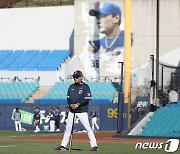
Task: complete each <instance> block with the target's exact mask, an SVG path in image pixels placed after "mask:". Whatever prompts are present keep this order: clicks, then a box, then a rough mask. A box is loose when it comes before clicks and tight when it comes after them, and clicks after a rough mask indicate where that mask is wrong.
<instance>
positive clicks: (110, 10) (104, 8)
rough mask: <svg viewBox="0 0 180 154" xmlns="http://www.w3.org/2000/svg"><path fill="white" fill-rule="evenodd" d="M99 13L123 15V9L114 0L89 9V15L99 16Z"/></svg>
mask: <svg viewBox="0 0 180 154" xmlns="http://www.w3.org/2000/svg"><path fill="white" fill-rule="evenodd" d="M99 14H102V15H109V14H119V15H121V9H120V7H119V6H118V5H117V4H114V3H112V2H104V3H102V5H98V6H97V5H96V6H95V9H91V10H90V11H89V15H91V16H97V15H99Z"/></svg>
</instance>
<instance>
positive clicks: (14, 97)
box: [0, 82, 39, 103]
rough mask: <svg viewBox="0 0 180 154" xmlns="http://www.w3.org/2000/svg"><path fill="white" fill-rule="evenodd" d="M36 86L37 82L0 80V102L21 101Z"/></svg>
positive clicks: (24, 99)
mask: <svg viewBox="0 0 180 154" xmlns="http://www.w3.org/2000/svg"><path fill="white" fill-rule="evenodd" d="M38 87H39V83H38V82H0V103H8V102H9V103H19V102H21V103H23V102H25V101H26V100H27V99H28V98H29V97H30V96H31V94H32V93H33V92H35V91H36V90H37V89H38Z"/></svg>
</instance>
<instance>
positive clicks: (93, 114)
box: [90, 108, 99, 131]
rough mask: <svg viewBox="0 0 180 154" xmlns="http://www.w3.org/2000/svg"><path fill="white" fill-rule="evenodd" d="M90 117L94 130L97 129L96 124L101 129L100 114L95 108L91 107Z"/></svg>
mask: <svg viewBox="0 0 180 154" xmlns="http://www.w3.org/2000/svg"><path fill="white" fill-rule="evenodd" d="M90 118H91V119H92V130H93V131H95V129H94V126H96V128H97V130H99V126H98V124H97V120H98V115H97V112H96V111H95V109H94V108H92V109H91V112H90Z"/></svg>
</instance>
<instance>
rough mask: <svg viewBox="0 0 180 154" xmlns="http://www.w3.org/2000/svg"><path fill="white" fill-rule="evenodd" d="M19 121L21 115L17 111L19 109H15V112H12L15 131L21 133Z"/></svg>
mask: <svg viewBox="0 0 180 154" xmlns="http://www.w3.org/2000/svg"><path fill="white" fill-rule="evenodd" d="M20 119H21V113H20V111H19V108H18V107H17V108H16V111H15V112H14V122H15V128H16V131H22V129H21V122H20Z"/></svg>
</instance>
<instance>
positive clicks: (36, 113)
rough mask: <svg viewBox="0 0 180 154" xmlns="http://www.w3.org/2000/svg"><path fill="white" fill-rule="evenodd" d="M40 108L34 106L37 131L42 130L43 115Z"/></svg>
mask: <svg viewBox="0 0 180 154" xmlns="http://www.w3.org/2000/svg"><path fill="white" fill-rule="evenodd" d="M39 111H40V108H39V107H35V108H34V125H35V130H34V132H35V133H38V132H40V127H39V125H40V118H41V116H40V112H39Z"/></svg>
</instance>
